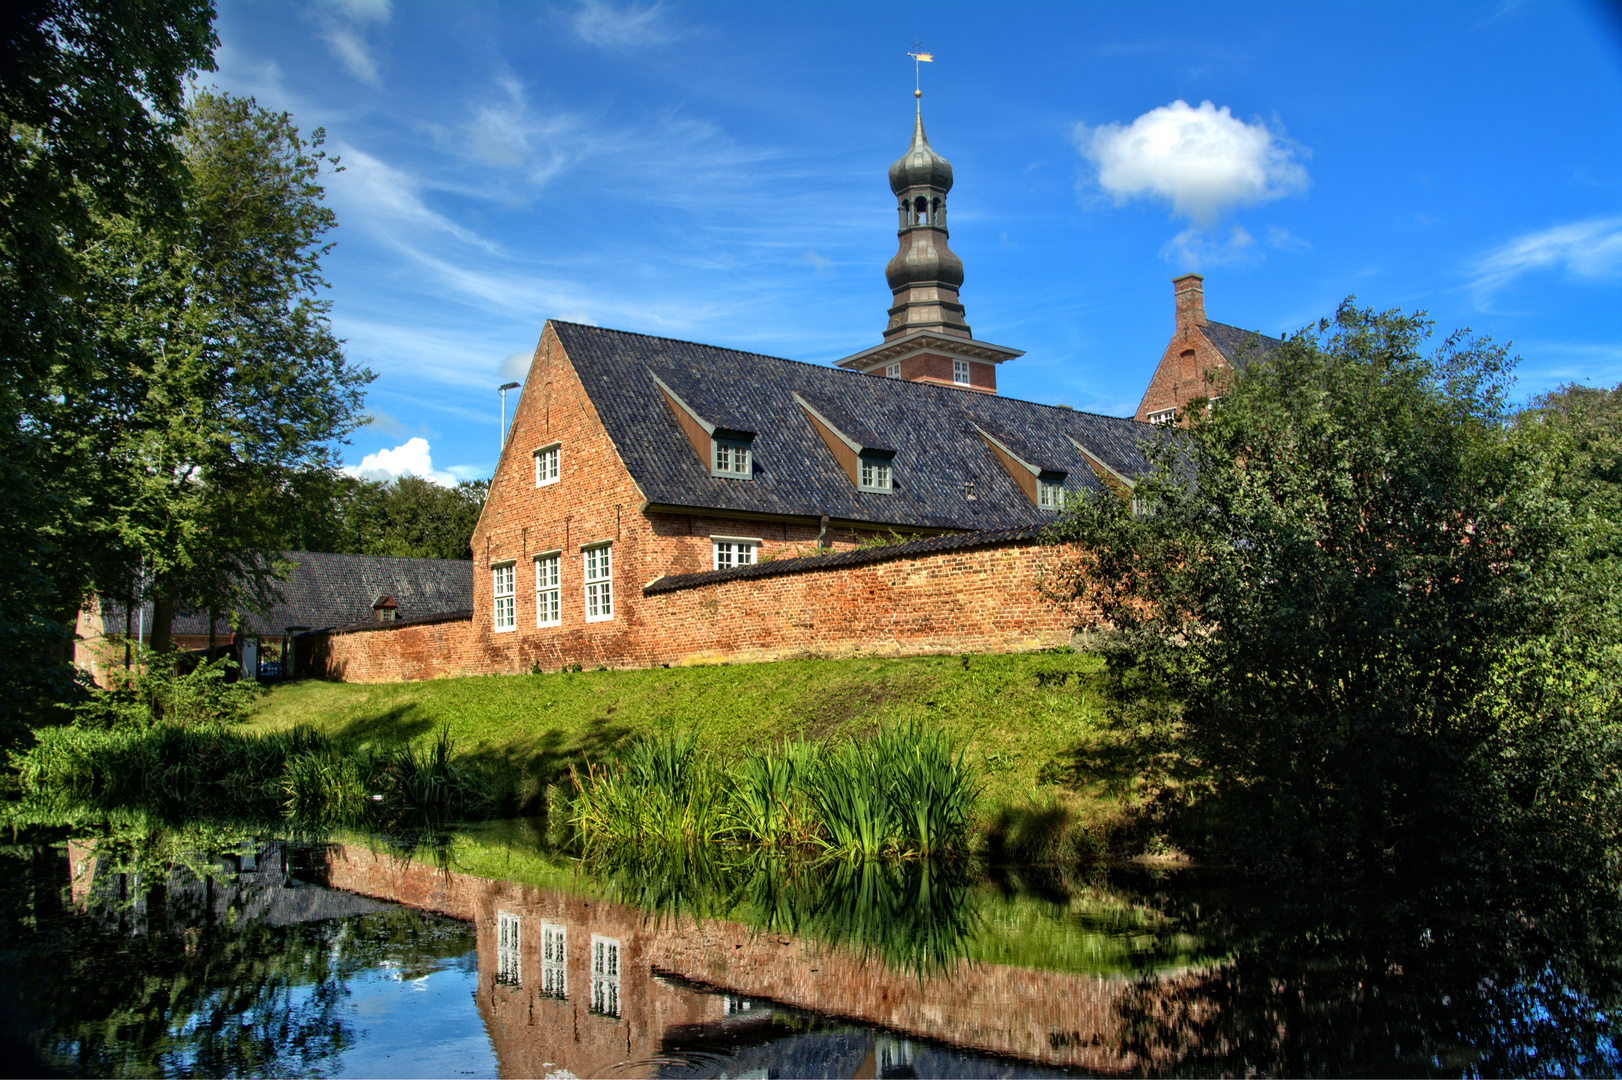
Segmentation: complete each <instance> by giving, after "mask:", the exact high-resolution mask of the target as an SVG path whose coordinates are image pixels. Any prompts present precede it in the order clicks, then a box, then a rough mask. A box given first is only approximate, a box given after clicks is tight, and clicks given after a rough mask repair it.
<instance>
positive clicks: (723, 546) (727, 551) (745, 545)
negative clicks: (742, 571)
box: [715, 540, 755, 570]
mask: <svg viewBox="0 0 1622 1080" xmlns="http://www.w3.org/2000/svg"><path fill="white" fill-rule="evenodd" d="M754 562H755V545H754V544H753V543H751V542H749V541H747V540H717V541H715V568H716V569H717V570H731V569H732V568H733V567H734V566H752V565H754Z"/></svg>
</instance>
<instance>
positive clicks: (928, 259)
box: [838, 91, 1024, 394]
mask: <svg viewBox="0 0 1622 1080" xmlns="http://www.w3.org/2000/svg"><path fill="white" fill-rule="evenodd" d="M914 94H915V96H916V97H918V98H920V99H921V98H922V96H923V95H922V94H921V93H919V92H917V91H914ZM951 190H952V163H951V162H949V161H947V160H946V159H945V158H943V157H941V156H940V155H939V154H937V153H936V152H935V150H934V148H933V147H931V146H930V145H929V137H928V136H927V135H925V134H924V112H923V103H922V101H921V100H920V101H919V102H918V110H917V113H916V115H915V117H914V119H913V126H912V145H910V146H908V147H907V152H906V153H904V154H902V155H901V158H900V160H898V161H897V162H896V163H895V164H894V165H891V166H890V191H891V192H892V193H893V194H894V195H895V197H896V213H897V215H898V228H897V231H896V237H897V239H898V240H899V241H900V244H899V247H898V249H897V251H896V253H895V256H894V257H893V258H892V259H891V260H890V262H889V265H887V266H886V267H885V268H884V276H885V278H886V280H887V281H888V282H889V284H890V292H891V294H892V296H893V297H894V303H893V304H892V305H891V307H890V310H889V312H888V314H889V324H888V325H887V326H886V327H885V329H884V341H883V343H882V344H880V345H877V346H875V347H873V348H871V349H867V350H865V351H863V352H859V353H856V354H855V355H854V356H847V357H846V358H845V359H843V360H840V361H839V362H838V364H839V366H840V367H843V368H850V369H852V370H855V371H865V372H868V373H869V374H873V375H887V376H889V377H891V378H897V379H908V380H911V381H913V382H933V383H941V384H944V385H947V386H957V387H960V388H962V389H965V390H978V391H980V392H982V393H989V394H995V393H996V392H997V368H996V365H998V364H1000V363H1002V362H1003V361H1005V360H1012V359H1014V358H1015V357H1016V356H1022V355H1024V354H1023V353H1022V352H1021V351H1020V350H1018V349H1007V348H1004V347H1002V346H1001V345H992V344H990V343H988V342H984V341H976V340H974V334H973V332H972V331H971V330H970V329H969V324H968V322H967V320H966V319H965V318H964V314H963V304H962V303H961V302H959V300H958V289H959V288H960V287H961V286H962V284H963V260H962V259H960V258H958V257H957V256H956V255H954V254H953V253H952V249H951V247H950V246H948V243H947V240H948V236H949V234H948V233H947V231H946V194H947V192H949V191H951Z"/></svg>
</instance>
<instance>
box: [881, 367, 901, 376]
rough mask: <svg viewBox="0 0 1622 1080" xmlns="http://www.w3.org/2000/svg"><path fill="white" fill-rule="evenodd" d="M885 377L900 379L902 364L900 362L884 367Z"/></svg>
mask: <svg viewBox="0 0 1622 1080" xmlns="http://www.w3.org/2000/svg"><path fill="white" fill-rule="evenodd" d="M884 377H885V378H886V379H899V378H901V365H900V364H891V365H890V366H889V367H887V368H885V369H884Z"/></svg>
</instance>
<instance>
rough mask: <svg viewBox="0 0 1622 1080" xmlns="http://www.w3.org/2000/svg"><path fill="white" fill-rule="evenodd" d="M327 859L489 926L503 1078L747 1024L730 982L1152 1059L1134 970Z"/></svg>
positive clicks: (982, 1046) (983, 1033)
mask: <svg viewBox="0 0 1622 1080" xmlns="http://www.w3.org/2000/svg"><path fill="white" fill-rule="evenodd" d="M313 869H314V872H315V873H314V876H316V877H317V878H318V880H320V881H321V882H322V883H323V884H326V885H329V886H331V887H333V888H338V889H345V890H348V891H351V892H356V893H360V894H361V895H364V896H370V897H375V898H377V899H382V900H389V901H392V902H394V903H399V904H404V905H406V906H408V907H414V908H418V909H423V910H428V911H434V912H438V913H441V914H445V915H449V916H451V917H453V918H457V919H463V920H466V921H470V922H472V923H474V925H475V927H476V934H477V941H478V957H479V983H478V990H477V1004H478V1008H479V1012H480V1014H481V1016H482V1017H483V1018H484V1021H485V1026H486V1030H487V1031H488V1032H489V1034H490V1038H491V1041H492V1043H493V1044H494V1046H495V1049H496V1053H497V1056H498V1058H499V1061H500V1065H501V1073H502V1075H503V1076H544V1075H547V1074H549V1073H552V1072H553V1071H554V1070H555V1069H557V1068H558V1067H559V1066H561V1067H564V1068H567V1069H569V1070H570V1071H571V1072H572V1073H573V1074H575V1075H578V1076H598V1075H604V1071H605V1070H606V1069H607V1068H608V1067H609V1066H612V1065H615V1064H616V1063H620V1062H637V1061H639V1062H644V1063H646V1064H647V1067H648V1068H649V1069H650V1070H651V1069H654V1068H656V1067H657V1064H658V1063H657V1061H656V1060H655V1059H656V1058H657V1057H658V1055H659V1051H660V1049H661V1047H662V1045H663V1044H664V1041H665V1039H666V1038H667V1036H669V1035H671V1034H674V1033H677V1032H678V1031H679V1029H680V1028H681V1027H683V1026H685V1025H691V1024H709V1023H720V1022H723V1021H726V1022H728V1023H736V1022H739V1020H740V1019H743V1020H746V1017H743V1018H740V1017H738V1016H737V1015H734V1016H733V1017H732V1018H730V1019H729V1018H727V1017H726V1016H725V1006H724V999H723V998H722V997H721V996H719V995H717V994H715V993H713V991H714V990H724V991H728V992H731V993H733V994H737V995H740V996H744V997H748V998H753V999H756V1000H759V999H767V1000H769V1001H772V1002H780V1003H783V1004H786V1005H790V1006H795V1007H799V1008H806V1009H816V1010H819V1011H824V1012H827V1011H835V1012H837V1014H839V1015H842V1016H847V1017H851V1018H853V1019H857V1020H861V1021H865V1022H867V1023H870V1024H878V1025H881V1026H883V1027H884V1028H887V1029H889V1031H891V1032H894V1033H897V1034H900V1035H904V1036H910V1037H912V1038H915V1039H929V1040H939V1041H942V1042H946V1043H950V1044H952V1045H954V1046H960V1047H967V1048H972V1049H976V1050H981V1051H985V1052H989V1053H994V1054H1011V1055H1016V1056H1018V1057H1021V1058H1024V1059H1026V1060H1031V1061H1037V1062H1041V1063H1043V1064H1046V1065H1052V1066H1060V1067H1069V1068H1080V1069H1083V1070H1085V1071H1087V1072H1104V1073H1121V1072H1125V1073H1134V1072H1137V1071H1140V1070H1141V1069H1142V1068H1143V1067H1145V1066H1147V1065H1150V1064H1152V1062H1148V1061H1139V1060H1138V1059H1135V1058H1133V1057H1131V1056H1130V1055H1125V1054H1122V1053H1121V1052H1120V1051H1119V1050H1118V1049H1117V1048H1118V1047H1119V1046H1120V1044H1121V1041H1122V1037H1123V1035H1124V1034H1125V1033H1126V1032H1125V1026H1124V1024H1123V1022H1122V1019H1121V1013H1120V1009H1119V1006H1120V1005H1121V1004H1122V1003H1123V1002H1124V1001H1125V999H1126V998H1127V997H1128V995H1129V994H1132V993H1134V991H1135V988H1134V984H1133V982H1132V981H1131V980H1128V979H1116V978H1100V977H1098V976H1091V975H1082V974H1073V973H1068V972H1057V971H1043V970H1037V969H1031V968H1017V967H1011V966H1007V965H1001V964H979V965H974V966H968V965H965V966H963V967H960V968H959V969H958V970H957V971H955V972H951V973H947V974H943V975H934V976H925V977H922V978H920V977H918V976H915V975H911V974H907V973H905V972H900V971H896V970H893V969H891V968H888V967H887V966H885V965H884V964H883V963H881V962H879V961H877V960H876V959H872V958H867V959H863V958H860V957H857V956H854V955H851V954H850V953H847V952H845V951H843V950H837V949H829V948H825V947H821V946H818V945H817V944H815V943H814V942H810V941H805V940H801V939H797V938H792V937H789V936H786V935H783V934H776V933H760V932H757V931H754V930H751V929H750V928H748V927H746V926H743V925H741V924H738V923H734V922H729V921H725V920H705V921H703V922H700V923H696V924H695V923H694V922H692V921H691V920H690V919H682V920H679V921H665V922H661V921H660V920H657V919H650V918H648V917H646V916H645V915H644V914H643V912H642V911H640V910H639V909H637V908H634V907H628V906H625V905H622V904H617V903H612V902H609V901H605V900H602V899H599V898H596V897H592V896H581V895H577V894H574V893H568V892H562V891H559V890H556V889H547V888H536V887H532V886H527V885H522V884H518V883H512V882H498V881H489V880H485V879H482V878H477V877H473V876H471V875H467V874H462V873H458V872H456V871H442V870H440V869H439V868H438V867H437V866H433V865H430V864H426V863H421V862H410V861H404V860H400V859H397V858H393V857H390V856H389V855H387V854H380V853H377V852H374V851H371V850H369V849H367V848H364V847H359V846H356V845H333V846H332V847H330V848H328V849H327V851H326V854H325V855H324V857H322V858H321V859H320V860H319V861H318V864H317V866H315V867H314V868H313ZM501 913H506V914H508V915H509V916H515V917H517V919H518V921H519V942H520V944H519V957H520V963H519V977H518V979H517V981H516V984H513V983H511V982H508V983H501V982H498V981H497V978H496V975H497V972H498V963H497V950H498V945H497V937H496V934H497V925H498V915H499V914H501ZM543 923H549V924H551V925H553V926H556V927H562V928H563V929H564V930H565V934H566V941H567V947H566V957H567V968H566V976H567V995H566V996H565V997H564V998H562V999H558V998H556V997H549V996H546V995H543V994H541V993H540V992H539V986H540V973H541V955H540V946H541V940H542V936H541V926H542V924H543ZM594 934H595V935H599V936H601V937H605V938H609V939H612V940H614V941H616V942H618V943H619V948H620V953H619V956H620V976H619V997H620V1011H619V1015H618V1016H609V1015H603V1014H601V1013H597V1012H593V1011H592V1010H591V1008H590V1005H591V1001H592V995H591V964H590V948H591V938H592V935H594ZM1191 974H1194V973H1191ZM671 976H675V978H671ZM1186 977H1187V976H1171V977H1167V978H1164V979H1163V980H1162V982H1161V985H1162V986H1163V987H1164V988H1165V989H1166V990H1167V991H1175V989H1176V988H1177V987H1178V985H1179V984H1180V982H1181V981H1182V979H1184V978H1186ZM705 990H709V991H712V992H705ZM1138 1002H1139V1003H1140V1004H1141V1003H1143V1002H1144V998H1142V997H1139V998H1138ZM614 1075H627V1074H625V1073H623V1072H620V1071H617V1070H616V1071H615V1073H614ZM631 1075H634V1074H631ZM857 1075H864V1074H862V1073H858V1074H857ZM865 1075H873V1073H871V1072H868V1073H866V1074H865Z"/></svg>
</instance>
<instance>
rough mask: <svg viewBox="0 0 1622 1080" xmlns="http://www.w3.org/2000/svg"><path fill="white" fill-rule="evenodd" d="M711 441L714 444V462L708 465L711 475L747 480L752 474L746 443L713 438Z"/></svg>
mask: <svg viewBox="0 0 1622 1080" xmlns="http://www.w3.org/2000/svg"><path fill="white" fill-rule="evenodd" d="M711 442H712V443H713V444H714V446H715V456H714V459H713V461H714V463H713V464H712V465H711V466H710V475H711V476H725V477H728V478H730V479H733V480H738V479H743V480H747V479H748V478H749V477H750V476H751V475H752V474H753V468H752V464H751V461H750V457H751V455H750V452H749V444H748V443H746V442H737V441H734V440H732V439H713V440H711Z"/></svg>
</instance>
